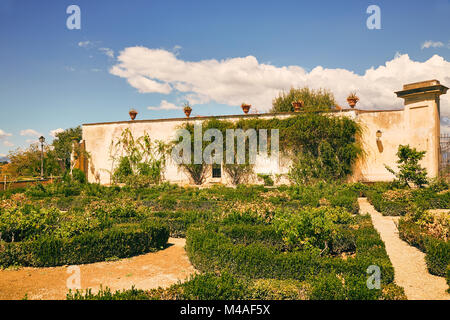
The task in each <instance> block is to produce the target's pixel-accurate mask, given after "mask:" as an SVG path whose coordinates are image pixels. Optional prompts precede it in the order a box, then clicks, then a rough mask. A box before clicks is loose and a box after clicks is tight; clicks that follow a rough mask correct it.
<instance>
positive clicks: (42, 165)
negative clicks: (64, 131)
mask: <svg viewBox="0 0 450 320" xmlns="http://www.w3.org/2000/svg"><path fill="white" fill-rule="evenodd" d="M39 142H40V143H41V179H44V142H45V138H44V137H43V136H41V137H40V138H39Z"/></svg>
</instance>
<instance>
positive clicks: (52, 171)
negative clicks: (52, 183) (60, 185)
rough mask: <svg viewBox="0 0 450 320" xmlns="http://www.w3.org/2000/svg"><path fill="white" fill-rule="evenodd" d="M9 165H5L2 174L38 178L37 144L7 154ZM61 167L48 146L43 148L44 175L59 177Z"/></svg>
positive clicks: (39, 170) (39, 160) (38, 158)
mask: <svg viewBox="0 0 450 320" xmlns="http://www.w3.org/2000/svg"><path fill="white" fill-rule="evenodd" d="M8 158H9V159H10V163H9V164H7V165H5V167H6V168H4V170H2V174H5V175H8V176H12V177H15V178H18V177H39V176H40V174H41V149H40V147H39V145H38V144H36V143H34V144H31V145H30V146H29V147H28V148H27V149H24V150H23V149H20V148H19V149H16V150H15V151H10V152H9V154H8ZM59 174H61V167H60V165H59V163H58V160H57V157H56V153H55V151H54V150H52V148H51V147H50V146H45V147H44V175H45V176H50V175H59Z"/></svg>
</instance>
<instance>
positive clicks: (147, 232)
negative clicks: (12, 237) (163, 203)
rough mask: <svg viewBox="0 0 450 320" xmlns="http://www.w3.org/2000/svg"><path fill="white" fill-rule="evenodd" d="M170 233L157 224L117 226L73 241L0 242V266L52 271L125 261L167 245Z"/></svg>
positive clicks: (82, 235)
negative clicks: (71, 265) (117, 259)
mask: <svg viewBox="0 0 450 320" xmlns="http://www.w3.org/2000/svg"><path fill="white" fill-rule="evenodd" d="M168 238H169V230H168V228H167V227H166V226H164V225H162V224H158V223H154V222H153V223H146V224H143V225H134V224H129V225H118V226H114V227H112V228H110V229H106V230H102V231H95V232H88V233H84V234H81V235H79V236H75V237H73V238H68V239H64V238H63V239H61V238H55V237H50V236H42V237H39V238H38V239H36V240H34V241H24V242H12V243H11V242H1V243H0V266H2V267H8V266H11V265H22V266H32V267H51V266H60V265H70V264H83V263H93V262H99V261H104V260H105V259H107V258H112V257H117V258H127V257H131V256H135V255H139V254H143V253H147V252H150V251H154V250H158V249H160V248H161V247H163V246H164V245H166V243H167V240H168Z"/></svg>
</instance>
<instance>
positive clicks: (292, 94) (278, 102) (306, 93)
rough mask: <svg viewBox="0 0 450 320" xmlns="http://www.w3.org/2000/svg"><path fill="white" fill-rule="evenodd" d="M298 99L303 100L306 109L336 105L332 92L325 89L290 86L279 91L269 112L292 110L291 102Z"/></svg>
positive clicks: (318, 108)
mask: <svg viewBox="0 0 450 320" xmlns="http://www.w3.org/2000/svg"><path fill="white" fill-rule="evenodd" d="M298 100H301V101H303V104H304V110H306V111H326V110H330V109H331V107H333V106H335V105H336V100H335V99H334V95H333V93H332V92H331V91H328V90H326V89H319V90H314V89H310V88H308V87H304V88H298V89H297V88H291V89H290V90H289V92H285V91H282V92H280V94H279V95H278V97H276V98H275V99H274V100H273V101H272V109H271V112H292V111H294V107H293V106H292V102H294V101H298Z"/></svg>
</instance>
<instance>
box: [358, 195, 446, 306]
mask: <svg viewBox="0 0 450 320" xmlns="http://www.w3.org/2000/svg"><path fill="white" fill-rule="evenodd" d="M358 202H359V206H360V213H361V214H365V213H368V214H370V216H371V217H372V221H373V225H374V226H375V229H377V231H378V232H379V233H380V235H381V239H382V240H383V241H384V243H385V245H386V251H387V253H388V255H389V258H390V259H391V262H392V265H393V266H394V272H395V282H396V283H397V284H398V285H399V286H401V287H403V288H404V289H405V293H406V296H407V297H408V299H410V300H450V294H448V293H446V290H447V288H448V286H447V283H446V281H445V278H444V277H438V276H434V275H432V274H430V273H429V272H428V269H427V266H426V263H425V254H424V253H423V252H422V251H420V250H418V249H417V248H415V247H412V246H410V245H409V244H408V243H406V242H405V241H403V240H401V239H400V238H399V235H398V230H397V226H396V224H395V221H396V218H394V217H385V216H383V215H382V214H381V213H379V212H378V211H376V210H375V208H374V207H373V206H372V205H371V204H370V203H369V202H368V201H367V199H366V198H359V199H358Z"/></svg>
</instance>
